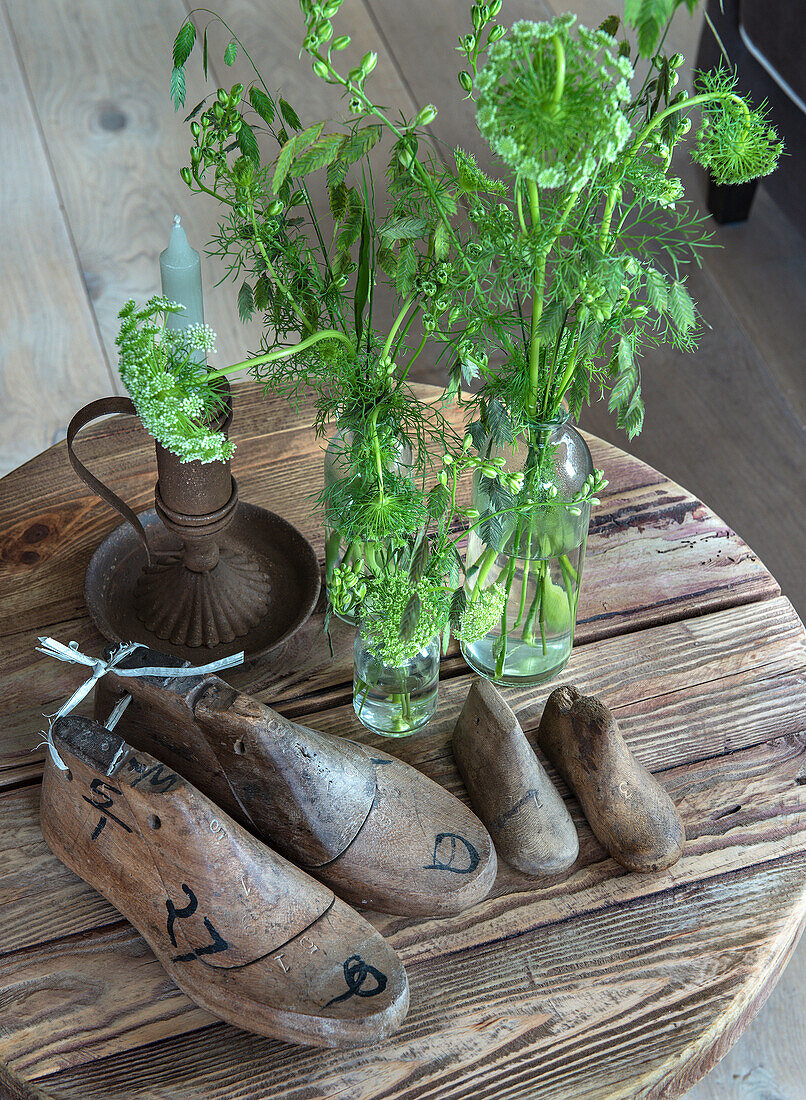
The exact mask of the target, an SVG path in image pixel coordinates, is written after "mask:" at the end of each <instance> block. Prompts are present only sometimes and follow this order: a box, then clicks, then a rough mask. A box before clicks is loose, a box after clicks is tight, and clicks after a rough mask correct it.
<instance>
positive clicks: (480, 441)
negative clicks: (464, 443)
mask: <svg viewBox="0 0 806 1100" xmlns="http://www.w3.org/2000/svg"><path fill="white" fill-rule="evenodd" d="M467 430H468V432H469V433H470V438H471V439H472V440H473V446H474V447H475V449H476V451H477V452H478V453H479V454H481V453H482V451H483V450H484V448H485V447H486V446H487V438H488V432H487V429H486V428H485V427H484V425H483V424H482V422H481V421H480V420H474V421H473V423H472V424H469V425H468V428H467Z"/></svg>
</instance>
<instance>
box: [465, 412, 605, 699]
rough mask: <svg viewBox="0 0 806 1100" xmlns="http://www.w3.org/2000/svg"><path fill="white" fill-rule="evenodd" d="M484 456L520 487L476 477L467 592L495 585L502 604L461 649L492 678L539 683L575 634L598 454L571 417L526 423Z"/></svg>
mask: <svg viewBox="0 0 806 1100" xmlns="http://www.w3.org/2000/svg"><path fill="white" fill-rule="evenodd" d="M484 457H485V458H487V459H490V460H497V461H499V462H504V464H505V468H506V470H507V472H508V473H510V474H518V475H519V478H520V482H521V488H520V489H519V490H518V491H517V492H504V491H502V489H501V487H500V484H499V483H498V482H496V480H495V479H493V478H492V477H490V476H485V475H483V474H480V473H477V475H476V476H474V480H473V506H474V508H475V509H476V510H477V511H478V512H479V514H480V516H481V521H480V523H478V524H477V525H474V528H473V530H472V531H471V533H470V537H469V539H468V548H467V558H466V579H467V582H466V586H465V595H466V598H467V600H468V602H469V603H470V604H472V603H473V601H474V599H476V598H477V597H478V593H479V592H480V591H481V590H483V589H484V588H486V587H488V586H490V585H493V584H499V585H500V586H501V587H502V588H503V589H504V590H505V592H506V604H505V607H504V611H503V613H502V615H501V620H500V622H499V623H498V624H497V626H496V627H495V628H494V629H493V630H491V631H489V632H488V633H487V634H486V635H485V636H484V637H483V638H481V639H480V640H479V641H476V642H472V643H465V642H463V643H462V655H463V656H464V658H465V660H466V661H467V663H468V664H469V665H470V666H471V668H473V669H474V670H475V671H476V672H478V673H480V674H481V675H482V676H484V677H486V678H487V679H489V680H492V681H494V682H495V683H499V684H526V683H531V684H538V683H542V682H543V681H545V680H550V679H551V678H552V677H553V676H556V675H557V673H558V672H560V670H561V669H562V668H563V667H564V666H565V664H566V663H567V661H568V658H569V657H570V655H571V648H572V646H573V643H574V626H575V623H576V615H577V605H578V603H579V590H580V585H581V583H582V566H583V563H584V559H585V544H586V541H587V534H588V524H589V522H590V507H591V506H590V502H589V499H587V498H586V497H585V486H586V485H587V484H590V483H591V481H592V478H593V462H592V460H591V456H590V451H589V450H588V447H587V445H586V443H585V441H584V439H583V438H582V436H581V435H580V434H579V433H578V432H577V431H576V429H575V428H574V427H573V426H572V425H570V424H568V423H567V417H559V418H558V419H556V420H554V421H546V422H535V423H533V424H530V425H529V428H528V431H527V432H526V433H525V434H524V437H523V438H522V439H519V440H518V441H517V442H516V443H515V444H514V445H512V446H509V447H506V448H503V447H496V446H494V445H493V444H491V443H488V444H487V446H486V448H485V449H484Z"/></svg>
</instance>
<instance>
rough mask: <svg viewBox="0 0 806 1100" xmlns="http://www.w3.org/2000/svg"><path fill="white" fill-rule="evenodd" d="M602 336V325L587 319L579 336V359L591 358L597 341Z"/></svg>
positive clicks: (594, 352) (597, 343)
mask: <svg viewBox="0 0 806 1100" xmlns="http://www.w3.org/2000/svg"><path fill="white" fill-rule="evenodd" d="M601 338H602V326H601V324H600V323H599V322H598V321H588V323H587V325H585V328H584V329H583V330H582V332H581V334H580V337H579V353H578V354H579V356H580V358H581V359H593V357H594V355H595V354H596V349H597V347H598V346H599V341H600V340H601Z"/></svg>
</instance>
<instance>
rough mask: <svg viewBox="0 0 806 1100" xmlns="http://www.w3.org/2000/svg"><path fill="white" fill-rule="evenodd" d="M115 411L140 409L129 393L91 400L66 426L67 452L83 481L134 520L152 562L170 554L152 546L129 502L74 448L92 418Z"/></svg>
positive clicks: (125, 412) (129, 520) (132, 412)
mask: <svg viewBox="0 0 806 1100" xmlns="http://www.w3.org/2000/svg"><path fill="white" fill-rule="evenodd" d="M114 413H117V414H120V415H129V416H137V409H135V407H134V404H133V402H132V401H131V400H130V399H129V398H128V397H101V398H99V399H98V400H97V401H90V402H89V404H87V405H84V407H83V408H81V409H79V410H78V412H77V413H76V414H75V416H74V417H73V419H72V420H71V421H70V423H69V425H68V427H67V456H68V458H69V459H70V465H71V466H72V467H73V469H74V470H75V472H76V473H77V474H78V476H79V477H80V478H81V480H82V481H83V482H84V484H85V485H87V486H89V488H90V489H92V491H93V492H94V493H95V494H96V496H99V497H100V498H101V500H102V501H104V503H105V504H108V505H109V507H110V508H114V510H115V511H116V512H118V513H119V514H120V515H121V516H123V518H124V519H125V520H126V521H127V523H129V524H131V526H132V527H133V529H134V531H135V532H136V534H137V537H138V538H139V539H140V542H141V543H142V544H143V546H144V547H145V552H146V556H147V558H148V564H149V565H152V564H153V562H154V560H155V559H161V558H164V557H169V556H171V555H165V554H162V553H159V552H155V551H153V550H152V549H151V547H150V546H149V545H148V538H147V537H146V533H145V530H144V529H143V525H142V523H141V522H140V520H139V519H138V518H137V516H136V515H135V513H134V512H133V511H132V509H131V508H130V507H129V505H128V504H126V502H125V501H123V500H121V499H120V497H119V496H117V495H116V494H115V493H113V492H112V490H111V489H110V488H109V486H108V485H104V483H103V482H102V481H101V480H100V479H99V478H97V477H96V476H95V475H94V474H92V473H90V471H89V470H88V469H87V467H86V466H85V465H84V463H83V462H81V460H80V459H79V458H78V456H77V455H76V453H75V450H74V449H73V445H74V442H75V438H76V436H77V435H78V433H79V432H80V431H81V429H82V428H85V427H86V426H87V425H88V424H91V423H92V421H93V420H97V419H98V418H99V417H101V416H109V415H111V414H114Z"/></svg>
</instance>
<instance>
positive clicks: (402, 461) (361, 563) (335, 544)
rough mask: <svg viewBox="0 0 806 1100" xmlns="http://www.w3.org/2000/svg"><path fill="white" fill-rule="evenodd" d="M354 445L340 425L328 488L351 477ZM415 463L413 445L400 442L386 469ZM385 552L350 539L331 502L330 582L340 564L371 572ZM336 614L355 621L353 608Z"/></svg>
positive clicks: (329, 456) (330, 448)
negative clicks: (351, 459) (347, 537)
mask: <svg viewBox="0 0 806 1100" xmlns="http://www.w3.org/2000/svg"><path fill="white" fill-rule="evenodd" d="M351 444H352V433H349V432H348V433H347V434H346V435H345V434H343V433H342V431H341V429H340V428H337V429H336V431H335V432H334V433H333V436H332V437H331V439H330V442H329V443H328V445H327V450H326V451H325V460H324V475H325V489H326V490H328V489H331V488H332V487H333V486H335V485H337V484H338V483H339V482H342V481H345V480H346V479H347V478H349V477H351V476H352V470H351V467H350V454H349V449H350V446H351ZM412 463H413V457H412V451H411V447H410V446H409V445H408V444H407V443H402V442H401V443H400V446H399V448H398V451H397V457H396V460H395V461H394V462H393V463H391V464H390V465H389V466H388V467H387V469H388V470H389V471H390V472H393V473H401V472H402V471H406V470H411V467H412ZM384 552H385V547H384V544H383V543H380V542H364V541H359V540H356V539H354V540H352V542H349V541H348V540H347V539H346V538H345V537H344V535H343V534H342V531H341V530H340V525H339V515H338V511H337V509H335V508H334V507H333V506H332V505H326V507H325V581H326V583H329V582H330V579H331V576H332V574H333V570H334V569H335V568H336V566H339V565H350V566H352V567H353V569H355V570H356V571H357V572H359V573H361V572H364V573H366V572H368V571H369V570H370V569H371V568H372V566H373V564H375V563H376V562H377V563H378V564H380V563H381V560H382V556H383V554H384ZM336 614H337V615H338V617H339V618H340V619H342V620H343V621H344V622H346V623H354V622H355V614H354V612H353V610H352V609H343V610H340V611H337V612H336Z"/></svg>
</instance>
